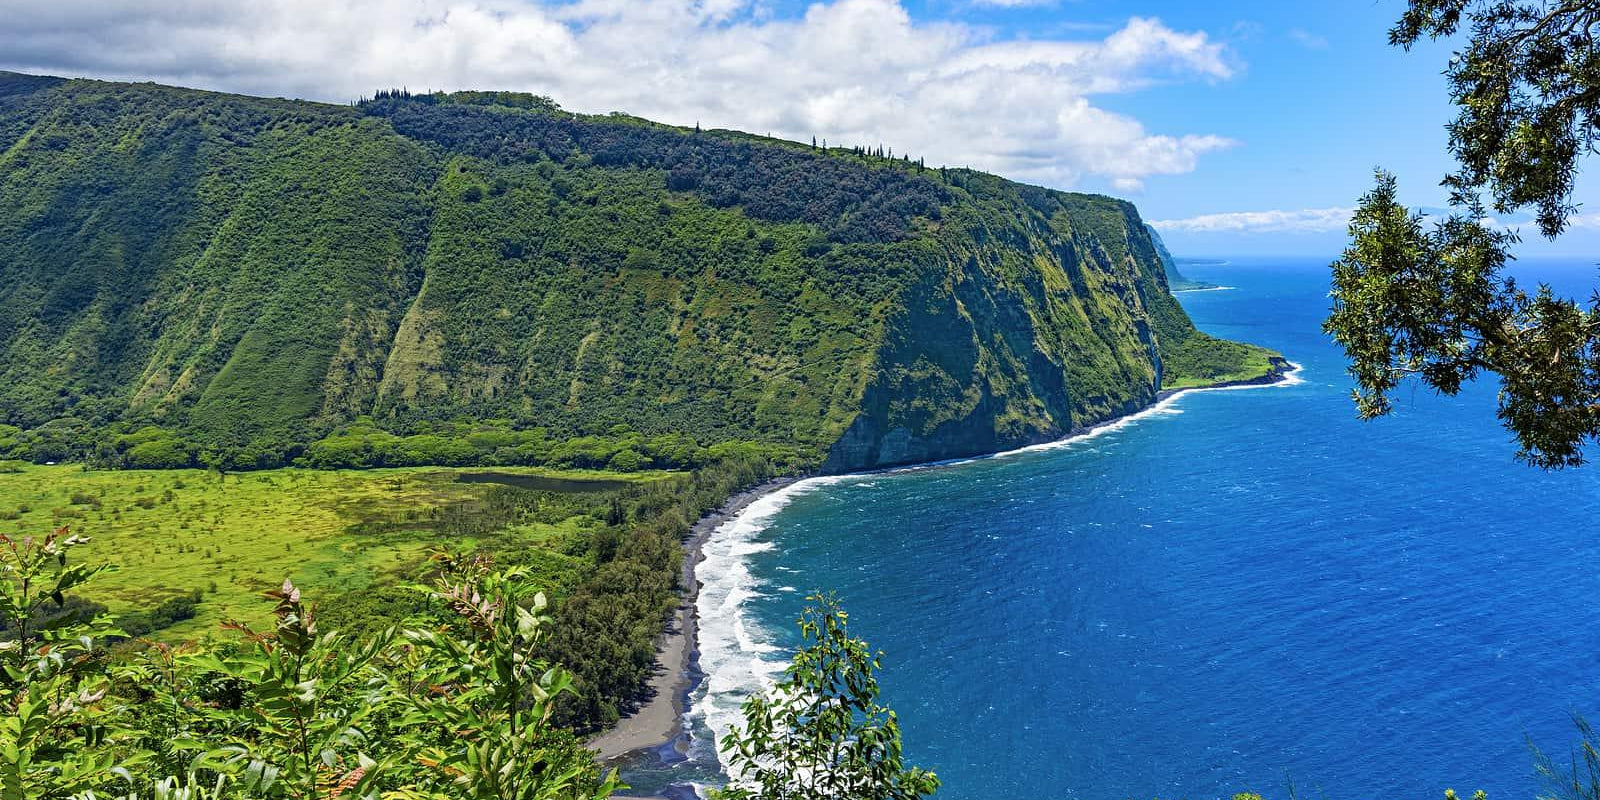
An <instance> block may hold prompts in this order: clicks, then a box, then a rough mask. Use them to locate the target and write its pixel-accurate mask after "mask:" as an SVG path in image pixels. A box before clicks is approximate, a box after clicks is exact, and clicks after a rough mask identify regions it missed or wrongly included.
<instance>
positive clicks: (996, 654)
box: [639, 259, 1600, 800]
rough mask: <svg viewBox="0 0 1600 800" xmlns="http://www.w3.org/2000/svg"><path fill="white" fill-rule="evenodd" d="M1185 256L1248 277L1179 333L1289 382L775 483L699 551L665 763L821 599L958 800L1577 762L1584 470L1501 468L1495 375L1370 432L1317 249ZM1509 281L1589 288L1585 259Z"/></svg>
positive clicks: (1592, 518)
mask: <svg viewBox="0 0 1600 800" xmlns="http://www.w3.org/2000/svg"><path fill="white" fill-rule="evenodd" d="M1189 269H1191V270H1192V271H1193V272H1194V273H1195V274H1194V275H1192V276H1191V277H1193V278H1194V279H1196V280H1205V281H1211V282H1214V283H1219V284H1223V285H1225V286H1228V287H1233V288H1231V289H1229V290H1226V291H1215V292H1196V293H1187V294H1184V295H1181V297H1182V300H1183V303H1184V305H1185V307H1186V308H1187V309H1188V310H1189V313H1190V314H1191V315H1192V316H1193V317H1194V319H1195V321H1196V323H1197V324H1198V325H1199V326H1200V327H1201V328H1203V329H1204V330H1207V331H1209V332H1211V333H1214V334H1217V335H1220V336H1224V337H1228V338H1234V339H1242V340H1247V341H1252V342H1257V343H1260V344H1264V345H1267V346H1270V347H1273V348H1276V349H1280V350H1282V351H1283V352H1284V353H1285V354H1286V355H1288V356H1289V357H1290V358H1291V359H1292V360H1294V361H1295V362H1297V363H1299V364H1300V365H1302V366H1303V368H1304V369H1303V371H1302V372H1301V373H1300V375H1299V378H1300V381H1299V382H1298V383H1297V384H1295V385H1291V386H1279V387H1272V388H1263V389H1250V390H1241V391H1218V392H1203V393H1191V394H1186V395H1183V396H1182V397H1180V398H1179V399H1177V400H1176V401H1175V402H1173V403H1172V404H1171V405H1170V406H1168V407H1166V408H1163V409H1160V410H1157V411H1155V412H1153V413H1150V414H1147V415H1144V416H1143V417H1141V418H1140V419H1138V420H1136V421H1134V422H1132V423H1129V424H1126V425H1123V426H1120V427H1118V428H1117V429H1115V430H1112V431H1108V432H1105V433H1103V434H1101V435H1098V436H1095V437H1093V438H1089V439H1085V440H1081V441H1078V442H1075V443H1072V444H1069V445H1067V446H1064V447H1059V448H1055V449H1043V450H1035V451H1030V452H1023V453H1018V454H1012V455H1008V456H1005V457H1001V458H993V459H986V460H979V461H973V462H969V463H964V464H958V465H951V466H943V467H936V468H929V469H921V470H914V471H906V472H899V473H892V474H878V475H869V476H858V477H852V478H845V479H839V480H833V481H825V482H819V483H814V484H810V485H806V486H803V487H801V488H800V489H799V490H797V491H794V492H790V493H787V494H785V495H782V496H779V497H775V498H772V499H770V500H769V501H768V502H766V503H765V504H764V505H763V506H762V507H759V508H757V509H755V513H754V514H753V515H751V516H749V517H747V518H745V519H744V520H742V521H741V522H740V523H739V524H738V525H733V526H729V527H728V528H726V529H725V530H724V531H722V532H721V533H719V535H718V537H717V538H716V540H715V541H713V543H712V544H711V546H710V547H709V548H708V554H709V557H708V561H707V562H706V564H705V565H704V567H703V568H702V574H701V577H702V580H703V581H704V582H705V584H706V590H705V593H704V595H703V596H702V601H701V612H702V616H703V617H705V619H704V629H703V632H702V653H701V663H702V666H703V667H704V668H705V670H706V672H707V673H708V676H709V678H708V681H707V683H706V684H705V685H704V686H703V687H702V688H701V689H700V690H699V692H698V697H697V698H696V711H695V712H694V716H695V720H696V729H697V731H698V738H697V742H696V745H695V747H694V748H693V749H692V752H693V754H694V758H693V759H691V762H690V764H688V765H680V766H679V767H677V768H676V769H677V770H679V772H678V773H677V774H678V775H679V779H682V776H684V775H691V776H692V774H693V773H694V771H695V770H696V769H701V770H703V769H704V762H705V761H706V760H707V759H708V758H709V747H708V741H709V734H708V732H707V730H706V727H707V723H709V725H710V727H711V728H712V729H716V730H721V729H723V728H724V727H725V726H726V724H727V721H728V720H729V719H730V712H731V710H732V709H733V707H734V706H735V704H736V703H737V701H738V698H739V696H740V693H741V692H742V691H746V690H748V688H749V687H750V686H752V685H755V684H756V683H757V682H758V681H759V679H760V676H762V675H763V674H770V670H771V669H774V668H776V666H778V665H780V664H781V663H782V661H783V659H784V657H785V650H786V649H787V648H790V647H792V646H793V645H794V643H795V633H794V626H793V624H792V620H793V618H794V617H795V616H796V613H797V611H798V610H799V608H800V607H801V605H802V604H803V595H804V593H805V592H807V591H809V590H812V589H819V588H820V589H826V590H831V591H835V592H837V593H838V594H839V595H840V597H841V598H842V599H843V601H844V603H845V605H846V606H847V608H848V609H849V610H850V612H851V623H852V627H853V629H854V630H855V632H856V633H857V634H859V635H860V636H862V637H864V638H866V639H868V640H869V641H870V642H871V643H872V644H873V645H874V646H876V647H878V648H880V649H882V650H883V651H884V653H885V667H886V668H885V671H884V673H883V676H882V679H883V685H884V689H885V699H886V700H887V702H888V703H889V704H891V705H892V706H893V707H894V708H895V709H897V710H898V711H899V713H900V716H901V720H902V723H903V725H904V730H905V742H906V750H907V753H908V756H909V758H910V759H911V760H912V761H913V762H914V763H917V764H920V765H925V766H928V767H931V768H933V769H935V770H937V771H938V773H939V775H940V776H941V778H942V779H943V780H944V784H945V788H944V790H943V791H941V792H940V794H939V797H941V798H946V800H977V799H978V798H1002V797H1006V798H1009V797H1015V798H1042V797H1052V798H1055V797H1081V798H1095V799H1096V800H1118V799H1119V798H1130V797H1153V796H1161V797H1166V798H1183V797H1188V798H1211V797H1227V796H1231V795H1232V794H1233V793H1234V792H1236V791H1244V790H1251V791H1258V792H1261V793H1263V794H1265V795H1267V796H1268V797H1280V798H1281V797H1284V796H1285V795H1286V794H1287V792H1286V789H1285V786H1286V783H1287V782H1288V781H1291V780H1292V781H1293V782H1294V784H1295V785H1296V786H1297V787H1298V788H1299V789H1300V790H1301V794H1302V795H1304V796H1312V797H1315V796H1322V795H1325V796H1327V797H1330V798H1359V797H1368V798H1370V797H1394V798H1401V797H1411V798H1429V797H1433V798H1437V797H1440V796H1442V792H1443V790H1444V789H1445V788H1446V787H1455V788H1457V789H1462V790H1470V789H1473V788H1479V787H1481V788H1484V789H1486V790H1488V791H1489V796H1490V797H1491V798H1512V797H1532V796H1533V794H1534V793H1535V792H1536V791H1537V790H1538V789H1539V787H1540V785H1539V783H1538V782H1537V781H1536V779H1535V777H1534V774H1533V770H1532V759H1531V757H1530V755H1529V751H1528V746H1527V742H1528V740H1529V739H1531V740H1532V741H1533V742H1535V743H1537V744H1539V745H1540V746H1542V747H1544V748H1546V749H1547V750H1551V751H1554V752H1556V753H1557V754H1565V753H1566V752H1567V749H1568V748H1569V747H1570V746H1571V744H1572V743H1573V741H1574V739H1575V735H1574V731H1573V727H1572V725H1571V722H1570V715H1571V714H1572V713H1573V712H1574V711H1578V712H1587V713H1590V714H1591V715H1594V716H1600V603H1596V602H1595V598H1596V597H1600V572H1597V570H1596V569H1595V565H1596V564H1600V530H1596V521H1597V520H1600V471H1597V470H1600V467H1593V468H1586V469H1580V470H1569V471H1566V472H1560V473H1544V472H1539V471H1536V470H1532V469H1530V468H1527V467H1524V466H1521V465H1519V464H1517V463H1515V462H1514V461H1513V460H1512V454H1513V452H1514V448H1513V447H1512V446H1511V445H1510V444H1509V442H1508V437H1507V435H1506V434H1505V432H1504V431H1503V430H1502V429H1501V428H1500V427H1499V425H1498V424H1497V422H1496V420H1495V418H1494V413H1493V400H1494V387H1493V386H1492V385H1479V386H1474V387H1471V388H1470V390H1469V391H1467V392H1464V393H1463V394H1462V396H1460V397H1458V398H1438V397H1435V396H1433V395H1432V394H1431V393H1430V392H1428V391H1426V390H1424V389H1418V390H1416V391H1414V392H1413V391H1410V390H1405V391H1402V392H1401V393H1400V394H1399V395H1398V397H1397V401H1398V402H1397V409H1396V413H1395V415H1394V416H1393V417H1391V418H1387V419H1384V420H1381V421H1378V422H1373V423H1362V422H1360V421H1358V420H1357V419H1355V417H1354V413H1353V410H1352V407H1351V404H1350V401H1349V398H1348V391H1349V384H1348V381H1347V380H1346V378H1345V376H1344V374H1343V368H1344V364H1343V361H1342V356H1341V354H1340V353H1339V351H1338V350H1336V349H1335V348H1334V346H1333V345H1331V344H1330V343H1329V342H1328V341H1327V340H1326V338H1325V337H1324V336H1323V335H1322V334H1321V333H1320V332H1319V330H1318V325H1319V323H1320V321H1321V319H1322V318H1323V316H1324V315H1325V313H1326V310H1327V305H1328V301H1327V297H1326V292H1327V273H1326V262H1325V261H1309V260H1308V261H1293V260H1281V259H1280V260H1239V261H1233V262H1229V263H1227V264H1222V265H1205V266H1193V267H1190V268H1189ZM1518 274H1519V275H1521V276H1522V277H1523V278H1524V279H1529V280H1547V281H1550V282H1551V283H1552V284H1553V285H1555V286H1556V288H1557V289H1558V290H1563V291H1565V292H1566V293H1569V294H1571V293H1581V294H1583V295H1587V294H1588V292H1589V290H1590V288H1591V287H1593V286H1595V285H1600V278H1597V272H1596V270H1595V269H1594V267H1593V266H1590V265H1587V264H1584V263H1565V264H1562V263H1542V264H1530V265H1525V266H1522V267H1519V268H1518ZM697 762H698V764H699V765H698V766H696V764H697ZM639 777H640V778H642V779H643V782H644V783H648V782H649V781H651V780H658V779H659V778H660V776H659V775H645V774H640V775H639Z"/></svg>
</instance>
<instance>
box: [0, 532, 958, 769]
mask: <svg viewBox="0 0 1600 800" xmlns="http://www.w3.org/2000/svg"><path fill="white" fill-rule="evenodd" d="M88 544H89V542H88V540H87V539H85V538H84V537H80V536H76V535H72V534H70V533H69V531H68V530H67V529H66V528H60V529H57V530H55V531H53V532H51V533H48V534H45V535H43V536H41V537H38V538H34V537H28V536H19V537H11V536H6V535H0V576H3V577H4V579H3V580H0V710H4V712H5V714H4V716H0V797H3V798H5V800H66V798H72V799H73V800H98V798H118V799H119V800H141V799H142V798H157V799H158V800H178V799H180V798H181V799H182V800H231V799H232V798H241V799H242V798H252V799H254V798H261V799H263V800H264V799H265V798H286V799H293V800H316V799H317V798H328V799H329V800H332V799H333V798H339V797H351V798H378V797H385V798H408V799H410V800H421V799H422V798H428V799H429V800H432V799H434V798H437V799H438V800H444V799H445V798H450V799H451V800H601V799H602V798H606V797H609V796H610V795H611V794H612V793H613V792H614V791H615V790H616V789H618V788H619V784H618V782H617V778H616V775H615V773H611V774H602V772H601V770H600V769H599V768H598V767H597V766H596V765H595V763H594V760H593V755H592V754H591V753H590V752H589V751H587V750H585V749H584V748H583V747H582V745H581V743H580V742H579V740H578V739H576V738H575V737H574V736H573V735H572V734H571V733H570V732H567V731H565V730H562V728H561V727H560V726H559V725H558V724H557V719H558V716H559V712H558V704H559V703H561V702H562V701H563V700H566V699H568V698H571V697H574V696H579V695H580V694H581V688H580V685H579V682H578V681H576V680H574V677H573V675H572V674H571V673H570V672H568V671H567V670H566V669H565V668H563V667H562V666H561V665H560V663H559V662H557V661H552V660H550V659H549V658H547V657H546V655H545V653H546V652H547V651H549V650H550V649H551V647H550V643H551V639H550V628H551V625H552V624H555V625H559V624H560V623H559V620H558V619H556V618H553V617H552V616H551V615H550V614H549V605H548V601H547V599H546V597H545V595H544V594H542V593H540V592H538V591H536V589H535V584H534V583H533V582H532V581H530V580H529V577H530V576H529V574H528V573H527V572H526V571H525V570H523V569H520V568H515V567H512V568H502V567H498V566H496V565H494V564H493V562H492V560H491V559H489V558H487V557H485V556H481V555H480V556H475V557H469V558H462V557H456V556H450V555H445V554H435V555H434V556H433V557H432V559H431V564H432V568H431V569H430V570H429V572H430V577H431V585H430V586H428V587H421V586H414V587H408V588H409V589H410V590H411V591H413V592H416V594H417V596H418V598H419V600H420V601H421V602H420V604H419V607H418V610H417V611H416V612H415V613H413V614H411V615H409V616H408V617H407V618H406V619H405V620H404V621H403V624H402V625H399V626H390V627H387V628H385V629H383V630H380V631H377V632H375V633H372V634H368V635H363V636H349V635H345V634H342V633H339V632H336V631H334V630H331V629H330V628H329V627H328V626H326V625H324V624H323V623H322V622H321V616H320V614H318V613H317V611H316V609H315V608H314V606H313V605H312V604H311V603H310V601H309V600H308V599H306V598H304V597H303V596H302V593H301V590H300V589H299V588H298V587H296V586H295V585H294V584H293V583H292V582H291V581H288V580H285V581H284V582H283V584H282V585H281V586H279V587H277V588H275V589H274V590H272V591H270V592H267V593H266V599H267V600H268V601H269V602H270V603H271V622H270V625H269V626H264V627H261V628H253V627H251V626H248V625H245V624H243V623H230V624H229V625H228V626H227V627H228V628H229V629H230V630H231V631H233V632H234V633H235V634H236V635H235V636H233V637H232V638H230V639H228V640H227V641H224V642H220V643H217V642H212V643H205V644H200V645H195V644H186V645H182V646H179V647H171V646H167V645H159V644H150V645H147V646H134V645H128V644H124V645H120V646H116V647H108V644H109V643H111V642H113V641H115V640H116V638H117V637H118V636H119V635H120V633H121V632H120V631H119V630H118V629H117V628H116V626H115V622H114V620H113V619H112V618H111V617H108V616H105V615H100V614H95V615H89V616H79V615H50V614H48V613H47V612H48V611H49V609H50V608H51V607H52V606H54V607H56V608H57V609H59V608H61V607H63V606H65V601H64V599H65V598H66V597H68V596H70V595H71V594H72V593H74V592H78V591H82V590H84V589H86V588H88V587H89V586H90V584H91V583H92V582H93V580H94V579H96V578H98V577H100V576H101V575H103V574H104V573H105V572H106V567H105V566H89V565H86V564H81V563H78V562H77V561H76V560H75V559H73V558H71V556H72V555H74V554H73V552H72V551H74V550H78V549H80V548H82V547H84V546H86V545H88ZM47 617H48V619H45V618H47ZM40 620H45V621H43V622H40ZM845 621H846V617H845V615H844V614H843V612H842V611H840V610H839V609H838V608H837V607H836V606H834V605H831V604H824V605H822V606H821V607H819V608H816V609H813V610H810V611H808V612H807V614H806V616H805V618H804V619H803V620H802V622H801V627H802V632H803V633H804V634H805V636H806V638H807V640H808V641H810V642H811V644H810V646H808V647H807V648H805V649H804V650H803V651H802V652H801V653H800V654H799V655H798V656H797V657H796V660H795V665H794V667H793V668H792V669H791V670H790V672H789V677H788V679H787V680H786V681H785V682H784V684H783V685H782V686H781V687H780V691H779V693H778V694H776V695H775V696H774V699H773V700H772V701H768V700H766V699H764V698H755V699H753V700H752V701H751V703H750V704H748V705H747V707H746V715H747V724H746V727H745V729H744V731H743V735H742V738H740V737H735V738H732V739H730V743H737V748H738V749H737V752H738V753H739V754H740V756H741V758H742V759H744V760H743V761H742V762H741V763H743V764H744V765H745V767H744V768H743V769H741V772H744V773H747V778H749V776H748V773H749V772H751V771H755V772H756V773H757V774H756V775H755V776H754V777H753V778H749V779H748V780H747V781H745V782H744V783H743V784H741V785H737V786H734V787H730V788H729V789H728V790H727V793H726V794H724V795H721V796H723V797H727V798H730V799H732V800H737V799H738V798H756V797H767V798H773V799H774V800H776V798H781V797H797V798H798V797H805V798H811V799H812V800H825V799H837V800H845V798H850V800H915V798H918V797H921V796H923V795H926V794H931V793H932V792H933V791H934V790H935V789H936V788H937V787H938V781H937V779H936V778H935V777H934V776H933V775H932V774H931V773H927V772H924V771H921V770H918V769H914V768H910V769H908V768H905V767H903V765H902V763H901V759H900V751H901V744H900V734H899V729H898V726H897V724H896V723H895V720H894V716H893V713H892V712H889V711H888V710H887V709H885V708H883V707H881V706H879V705H877V703H876V702H875V698H876V695H877V683H876V680H875V679H874V677H873V672H874V671H875V670H876V669H877V667H878V662H877V656H875V655H873V654H872V653H871V652H870V651H869V650H868V649H867V648H866V645H865V643H864V642H861V641H859V640H855V639H852V638H850V637H849V636H848V634H847V633H846V630H845ZM557 630H559V628H558V629H557Z"/></svg>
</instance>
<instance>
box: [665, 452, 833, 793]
mask: <svg viewBox="0 0 1600 800" xmlns="http://www.w3.org/2000/svg"><path fill="white" fill-rule="evenodd" d="M841 480H845V478H844V477H843V476H833V477H824V478H808V479H806V480H803V481H797V482H795V483H792V484H789V485H788V486H785V487H783V488H782V489H779V490H777V491H775V492H772V493H771V494H768V495H765V496H763V497H761V498H759V499H757V500H756V501H755V502H753V503H751V504H750V505H749V506H746V507H745V509H744V511H742V512H740V513H739V514H738V516H735V517H734V518H732V519H730V520H728V521H726V522H724V523H722V524H721V525H719V526H717V529H716V530H714V531H712V532H711V535H710V536H709V537H707V539H706V542H705V545H704V547H703V548H702V551H701V552H702V553H703V555H704V559H703V560H702V561H701V562H700V564H699V565H698V566H696V567H695V579H696V580H697V581H699V583H700V595H699V597H698V599H697V600H696V601H695V611H696V613H697V614H698V616H699V637H698V638H699V641H698V642H697V645H698V647H699V650H700V669H701V671H702V672H704V673H705V680H704V681H702V682H701V684H700V689H699V690H698V691H697V692H696V693H695V697H694V702H693V703H692V705H691V708H690V714H691V715H692V716H696V717H698V718H699V719H701V720H703V721H704V722H705V724H706V727H707V728H709V729H710V730H711V732H712V734H713V735H714V736H715V738H716V742H717V754H718V756H719V757H720V758H722V761H723V763H724V764H726V763H727V757H726V754H725V753H723V751H722V747H721V742H722V738H723V737H724V736H726V735H727V734H728V732H729V731H730V730H732V728H733V726H734V724H735V723H737V722H739V721H740V719H741V718H740V714H739V706H740V704H742V703H743V702H744V699H745V698H746V697H748V696H750V694H751V693H752V692H756V691H761V690H764V689H765V688H767V687H769V686H771V685H772V684H773V682H774V680H775V679H776V678H777V676H778V675H779V674H780V673H782V672H783V668H784V666H785V665H786V664H787V663H788V659H787V657H786V655H787V654H784V653H779V652H778V648H777V647H776V646H774V645H773V644H772V635H771V633H770V632H768V631H764V630H762V629H761V627H760V626H759V625H758V624H756V623H755V621H754V620H752V619H751V618H750V614H749V612H748V608H749V603H748V601H749V600H751V599H753V598H756V597H760V596H761V593H762V590H763V588H764V587H763V586H762V585H761V583H760V582H759V581H757V580H756V579H755V577H754V576H753V575H751V574H750V556H752V555H754V554H756V553H761V552H765V551H768V550H771V549H772V548H773V546H774V545H773V544H772V543H771V542H765V541H761V535H762V533H763V532H764V531H766V529H767V527H768V526H769V525H770V524H771V522H772V517H773V516H774V515H775V514H777V513H778V512H779V511H780V510H782V509H783V507H784V506H786V505H788V504H789V501H790V500H791V499H792V498H794V497H795V496H796V495H798V494H802V493H805V492H808V491H812V490H814V489H816V488H818V487H821V486H826V485H828V484H831V483H837V482H839V481H841ZM782 588H788V587H782ZM780 591H781V589H780Z"/></svg>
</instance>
